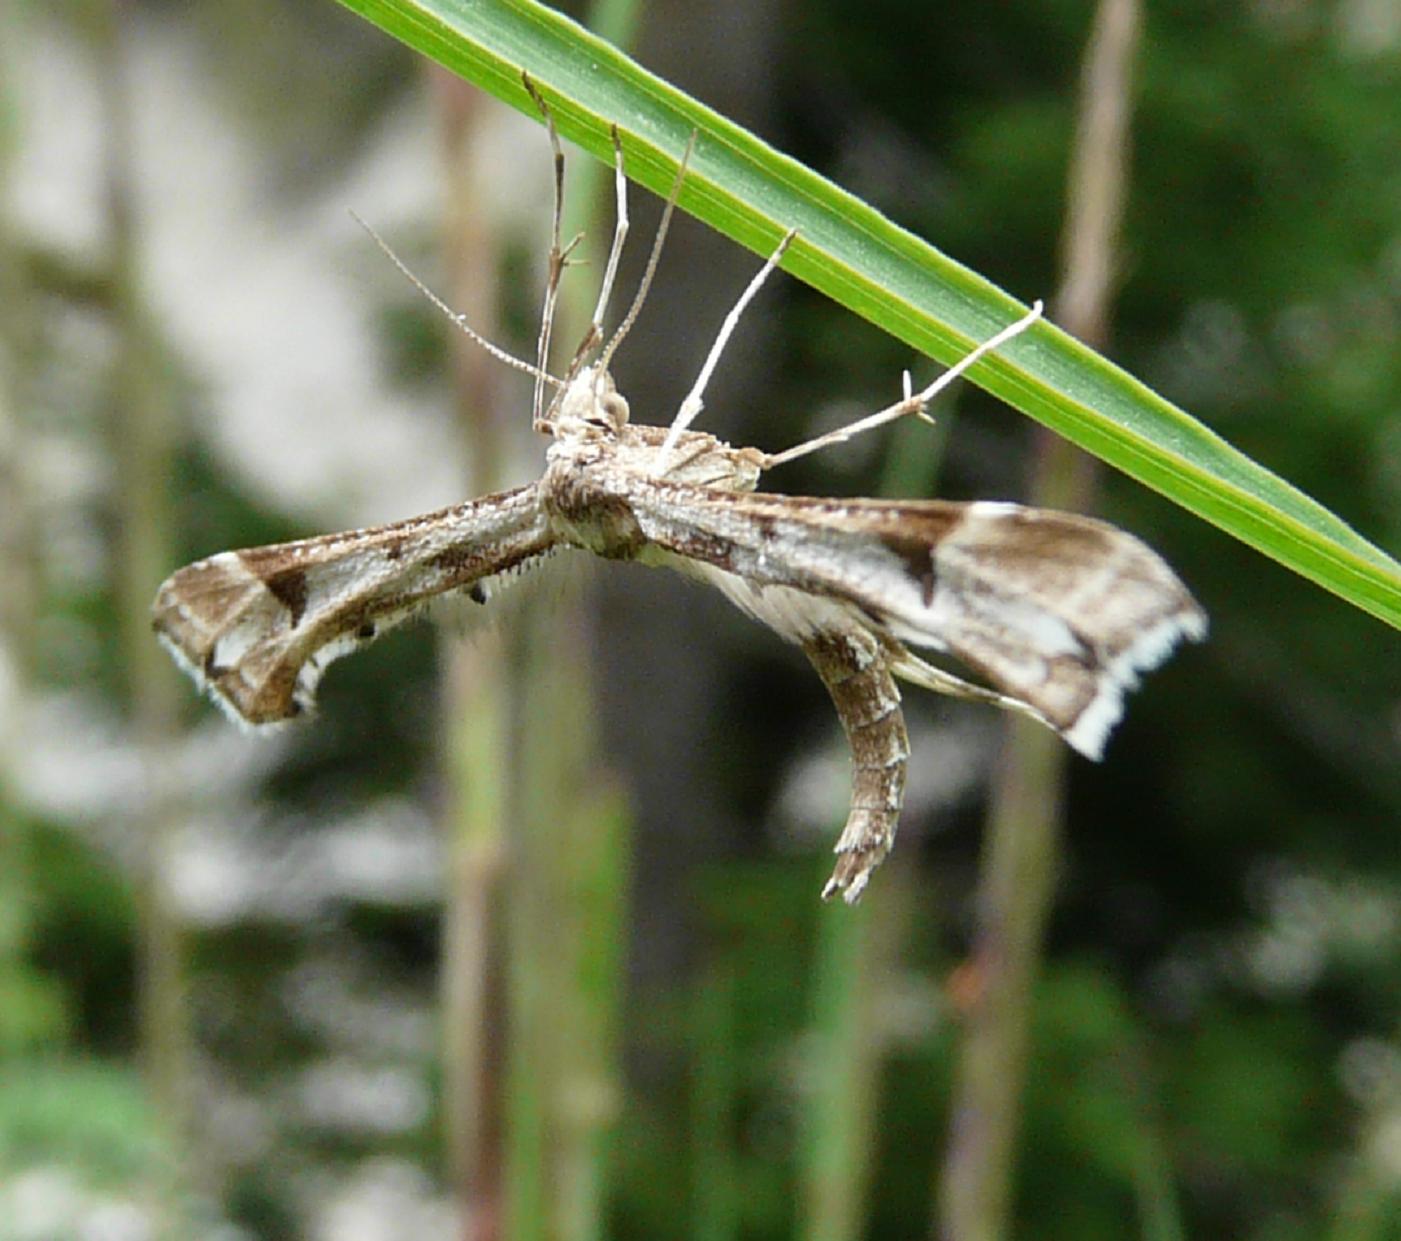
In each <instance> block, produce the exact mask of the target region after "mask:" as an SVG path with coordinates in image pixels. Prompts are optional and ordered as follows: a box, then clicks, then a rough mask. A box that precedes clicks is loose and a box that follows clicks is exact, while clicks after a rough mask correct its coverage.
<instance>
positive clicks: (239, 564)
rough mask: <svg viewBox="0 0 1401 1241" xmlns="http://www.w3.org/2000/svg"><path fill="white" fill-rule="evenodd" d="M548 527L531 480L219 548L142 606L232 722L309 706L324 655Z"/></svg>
mask: <svg viewBox="0 0 1401 1241" xmlns="http://www.w3.org/2000/svg"><path fill="white" fill-rule="evenodd" d="M552 543H553V538H552V536H551V534H550V532H549V528H548V522H547V520H546V517H545V515H544V513H543V511H542V509H541V505H540V500H539V494H538V491H537V487H536V486H535V485H533V484H532V485H531V486H528V487H522V488H519V489H517V490H515V491H507V492H502V493H500V494H498V495H493V496H487V497H485V498H484V499H481V500H475V501H472V502H470V503H468V504H461V505H457V506H456V507H454V508H449V509H443V510H441V511H439V512H436V513H429V514H427V515H425V516H422V517H415V518H411V519H409V520H408V521H402V522H395V523H393V524H391V525H386V526H375V527H371V528H369V529H365V530H352V531H349V532H347V533H344V534H328V535H323V536H321V537H319V538H311V539H303V540H301V541H300V542H295V543H279V544H276V545H273V546H269V547H253V548H247V549H245V550H243V551H232V552H221V553H220V554H219V555H217V556H211V557H209V559H207V560H199V561H196V562H195V563H194V564H191V565H187V566H186V567H185V568H183V569H180V570H179V571H177V572H176V573H174V574H172V575H171V576H170V577H169V578H167V579H166V581H165V582H164V583H163V584H162V585H161V587H160V590H159V591H158V592H157V594H156V601H155V603H154V605H153V606H152V622H153V624H154V626H155V629H156V633H157V634H158V635H159V637H160V638H161V640H162V642H164V643H165V645H166V647H167V648H168V649H169V650H170V651H171V653H172V654H173V655H174V656H175V658H176V660H177V661H178V662H179V663H180V664H181V665H182V666H183V667H184V668H185V669H186V670H187V671H188V672H189V673H190V674H191V676H193V677H194V678H195V680H196V681H198V682H199V683H200V684H201V685H202V686H203V687H204V688H205V689H207V690H208V691H209V694H210V696H211V697H212V698H213V699H214V701H215V702H216V703H217V704H218V705H219V706H220V707H222V708H224V710H225V711H226V712H227V713H228V714H229V715H230V716H231V717H232V718H233V719H234V720H235V721H237V722H239V723H244V724H273V723H277V722H279V721H282V720H287V719H291V718H292V717H294V716H297V715H300V714H301V713H303V712H304V711H308V710H310V708H311V706H312V703H313V698H314V695H315V691H316V683H317V681H318V680H319V679H320V676H321V673H322V672H323V671H324V670H325V667H326V665H327V664H329V663H330V662H331V661H332V660H333V659H336V658H337V657H339V656H341V655H344V654H347V653H349V652H350V651H353V650H355V649H357V648H358V647H360V646H363V645H364V644H365V643H367V642H369V641H370V640H371V639H373V638H374V637H376V636H377V635H378V634H380V633H383V632H384V631H385V630H386V629H388V628H389V627H391V626H393V625H396V624H398V623H399V622H400V621H402V620H403V619H404V618H405V617H407V616H409V615H410V614H411V613H412V612H413V611H415V609H417V608H418V607H420V606H421V605H422V604H423V603H425V602H426V601H427V600H428V599H429V598H431V597H432V596H434V595H439V594H443V593H444V592H447V591H460V590H469V591H471V592H472V593H473V595H474V597H477V598H480V599H484V598H485V593H484V590H485V587H486V585H487V584H488V580H489V579H491V578H493V577H496V576H498V575H500V574H505V573H509V572H511V571H513V570H518V569H521V568H523V567H524V566H526V565H527V564H528V563H529V562H530V561H532V560H534V559H535V558H537V557H539V556H542V555H545V554H546V553H548V552H549V551H550V549H551V546H552Z"/></svg>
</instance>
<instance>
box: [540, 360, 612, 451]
mask: <svg viewBox="0 0 1401 1241" xmlns="http://www.w3.org/2000/svg"><path fill="white" fill-rule="evenodd" d="M627 421H628V403H627V399H626V398H625V397H624V396H623V395H622V393H620V392H619V391H618V388H617V385H616V384H614V382H613V376H612V375H610V374H609V373H608V371H607V369H606V368H604V367H602V366H597V365H596V366H586V367H584V369H583V370H581V371H580V372H579V373H578V374H577V375H576V376H575V377H574V378H573V379H572V380H571V381H570V384H569V387H567V388H566V389H565V390H564V392H563V394H562V395H561V396H560V399H559V409H558V411H557V413H556V415H555V419H554V423H555V434H556V435H560V436H564V437H567V438H571V439H599V438H604V437H606V438H610V439H611V438H616V437H617V435H618V433H619V432H620V431H622V429H623V428H624V427H625V426H626V425H627Z"/></svg>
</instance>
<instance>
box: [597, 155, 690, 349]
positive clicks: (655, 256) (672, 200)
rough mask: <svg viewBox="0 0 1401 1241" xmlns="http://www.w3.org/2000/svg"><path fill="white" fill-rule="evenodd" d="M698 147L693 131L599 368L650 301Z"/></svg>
mask: <svg viewBox="0 0 1401 1241" xmlns="http://www.w3.org/2000/svg"><path fill="white" fill-rule="evenodd" d="M695 149H696V131H695V130H692V131H691V137H690V138H689V140H688V141H687V143H686V150H685V151H684V152H683V153H682V155H681V162H680V163H679V164H677V166H676V180H675V181H673V182H672V184H671V193H670V194H668V195H667V198H666V206H665V207H664V208H662V219H661V223H660V224H658V225H657V235H656V236H655V237H654V238H653V239H652V252H651V254H649V255H648V256H647V267H646V269H645V270H644V271H643V273H642V280H641V282H640V283H639V284H638V286H637V292H636V293H635V294H633V298H632V305H631V306H629V307H628V312H627V314H625V315H624V316H623V321H622V322H621V323H620V324H618V329H617V331H615V332H614V333H613V335H612V337H611V339H610V340H609V341H608V344H607V345H605V346H604V349H603V354H602V356H601V357H600V358H599V360H598V366H599V370H601V371H606V370H607V369H608V366H609V363H611V362H612V361H613V355H614V354H615V353H617V351H618V346H619V345H621V344H622V343H623V338H624V337H625V336H627V334H628V333H629V332H630V331H632V325H633V324H634V323H636V322H637V316H638V315H639V314H641V313H642V304H643V303H644V302H645V301H646V300H647V292H648V290H649V289H651V287H652V277H653V276H655V275H656V274H657V264H658V263H659V262H660V261H661V257H662V244H663V243H664V242H665V241H666V234H667V230H668V229H669V228H670V227H671V213H672V212H673V211H674V210H675V209H676V200H677V199H678V198H680V197H681V184H682V182H684V181H685V179H686V169H687V167H688V166H689V165H690V162H691V154H692V153H693V152H694V151H695Z"/></svg>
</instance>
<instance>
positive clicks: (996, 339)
mask: <svg viewBox="0 0 1401 1241" xmlns="http://www.w3.org/2000/svg"><path fill="white" fill-rule="evenodd" d="M1041 309H1042V307H1041V303H1040V302H1039V301H1037V302H1033V303H1032V306H1031V310H1030V311H1029V312H1028V313H1027V314H1025V315H1023V316H1022V317H1021V318H1020V319H1018V320H1017V321H1016V322H1015V323H1012V324H1009V325H1008V326H1007V327H1005V328H1003V329H1002V330H1001V331H1000V332H998V333H997V334H996V335H995V336H993V337H991V338H990V339H988V340H985V341H984V342H983V343H982V344H981V345H979V346H978V347H977V348H976V349H974V350H972V351H971V352H970V353H968V354H966V355H965V356H964V357H962V358H960V359H959V361H957V362H955V363H954V364H953V365H952V366H951V367H949V369H948V370H946V371H945V372H944V373H943V374H942V375H940V376H939V377H938V378H937V379H935V380H934V382H933V383H931V384H930V385H929V386H928V387H927V388H923V389H921V390H920V391H919V392H915V393H911V392H910V390H909V387H910V385H909V379H908V377H907V378H906V381H905V395H904V397H903V398H902V399H901V400H899V401H897V402H896V403H895V404H894V405H890V406H887V407H886V408H885V409H882V410H880V411H878V412H877V413H874V414H871V415H869V416H868V417H866V418H861V419H859V420H858V421H856V422H853V423H852V424H851V425H850V426H845V427H840V428H838V429H837V430H835V431H829V432H828V433H827V434H826V435H819V436H817V438H816V439H810V440H806V441H804V442H803V443H801V444H797V445H795V446H794V447H792V448H785V449H784V450H783V451H782V452H776V453H770V454H769V455H767V456H766V457H765V458H764V462H763V468H764V469H766V470H771V469H773V467H774V466H776V465H782V464H783V463H784V462H785V461H793V460H795V459H796V458H798V457H805V456H807V454H808V453H810V452H816V451H817V450H818V449H819V448H826V447H828V446H829V445H831V444H842V443H845V442H846V441H847V440H849V439H851V438H852V436H854V435H860V434H861V433H862V432H863V431H871V430H874V429H875V428H876V427H880V426H884V425H885V424H886V423H887V422H894V421H895V419H897V418H904V417H906V416H907V415H909V414H922V413H923V412H924V407H925V406H926V405H928V404H929V402H930V401H931V400H932V399H933V398H934V397H935V396H936V395H938V393H940V392H942V391H943V390H944V389H945V388H947V387H948V386H949V384H951V383H952V382H953V381H954V380H955V379H957V378H958V377H959V376H960V375H961V374H963V372H964V371H966V370H967V369H968V368H969V367H970V366H972V365H973V363H974V362H976V361H978V359H979V358H981V357H983V356H984V355H985V354H988V353H991V352H992V351H993V350H994V349H997V348H999V347H1000V346H1002V345H1005V344H1006V343H1007V342H1008V341H1009V340H1011V339H1012V337H1014V336H1019V335H1020V334H1021V333H1022V332H1024V331H1026V329H1027V328H1029V327H1030V326H1031V325H1032V324H1033V323H1035V322H1036V320H1037V319H1039V318H1040V317H1041Z"/></svg>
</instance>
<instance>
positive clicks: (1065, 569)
mask: <svg viewBox="0 0 1401 1241" xmlns="http://www.w3.org/2000/svg"><path fill="white" fill-rule="evenodd" d="M632 510H633V513H634V516H635V517H636V520H637V523H638V525H639V527H640V529H641V532H642V534H643V535H644V536H645V537H646V538H647V539H648V540H649V541H650V542H651V543H652V544H653V545H654V546H655V547H657V548H659V549H662V550H663V551H664V553H669V554H671V555H674V556H678V557H681V558H682V559H683V560H689V561H692V562H700V563H702V564H706V565H711V566H714V568H716V569H720V570H723V571H724V573H725V575H726V577H727V578H738V579H741V580H742V581H743V582H744V583H745V584H746V586H745V587H744V588H738V587H736V586H735V585H734V584H733V583H731V584H730V585H729V586H726V585H725V583H724V582H719V581H717V584H719V585H721V586H722V588H724V589H726V593H729V594H731V596H732V597H734V598H735V600H736V602H738V603H740V605H741V606H743V607H745V608H746V610H749V611H751V612H753V613H754V614H755V615H758V616H760V618H761V619H765V620H768V621H769V623H770V624H773V625H774V627H775V628H776V629H778V630H779V632H781V633H783V634H784V635H785V636H786V637H789V638H790V639H792V640H794V641H801V640H802V637H803V631H804V629H805V628H806V629H807V630H812V629H814V628H820V626H817V625H815V622H813V621H811V620H809V619H800V620H799V622H798V623H797V624H796V625H789V626H786V627H785V625H784V624H783V623H782V618H781V617H780V619H779V621H777V622H776V621H775V620H774V619H773V618H772V617H771V616H769V615H766V613H771V612H773V611H774V610H775V609H774V606H773V600H771V599H770V600H765V596H766V595H770V594H772V592H774V591H775V590H779V591H781V592H784V593H785V594H786V593H787V592H798V593H799V594H800V595H806V596H809V597H817V598H822V599H829V600H834V601H842V602H845V603H846V604H848V605H851V606H852V607H854V608H855V609H857V610H858V612H859V614H860V615H861V616H863V617H865V618H866V619H867V621H868V622H869V624H870V625H871V627H872V629H873V630H874V631H876V632H877V633H878V634H881V635H884V636H886V637H888V638H890V639H893V640H894V642H895V645H894V646H892V647H891V649H890V654H889V658H890V660H891V669H892V671H894V672H895V673H896V674H897V675H899V676H903V677H906V678H907V679H910V680H914V681H917V682H920V683H922V684H925V685H928V686H930V687H931V688H934V689H944V690H948V691H950V692H955V693H958V692H962V691H963V690H971V691H973V696H978V695H977V691H976V687H972V686H968V685H967V684H966V683H964V682H960V681H958V680H957V679H956V678H952V677H950V676H949V674H946V673H942V672H941V671H940V670H938V669H934V668H931V667H930V666H929V665H928V664H925V663H924V662H923V661H921V660H919V659H918V658H917V657H915V656H913V655H912V654H910V653H909V652H904V653H903V656H902V655H901V652H900V649H899V645H898V644H900V643H904V642H909V643H911V644H914V645H916V646H923V647H927V648H930V649H932V650H936V651H941V652H947V653H949V654H951V655H953V656H954V657H956V658H957V659H958V660H959V661H960V662H961V663H963V664H964V665H965V666H967V667H968V668H969V669H971V670H972V671H973V672H974V673H976V674H977V675H978V676H979V677H980V678H981V679H983V680H985V681H986V682H987V683H988V684H989V685H991V686H992V687H993V688H994V689H995V690H996V691H997V692H998V694H1000V695H1002V696H1003V698H1004V699H1005V700H1008V701H1003V702H1002V703H1001V705H1004V706H1017V707H1020V708H1021V709H1024V710H1026V711H1027V713H1028V714H1031V715H1033V716H1035V717H1036V718H1038V719H1041V720H1042V721H1043V722H1045V723H1046V724H1048V725H1049V726H1050V727H1052V728H1054V729H1055V730H1056V731H1057V732H1058V733H1060V735H1061V736H1062V737H1063V738H1064V739H1065V740H1066V741H1067V742H1068V743H1069V744H1070V745H1071V746H1073V747H1074V748H1075V749H1076V750H1078V751H1080V753H1082V754H1085V755H1086V756H1088V757H1090V758H1099V757H1100V755H1101V753H1102V752H1103V748H1104V742H1105V739H1106V737H1107V736H1108V734H1109V731H1110V729H1111V728H1112V727H1113V726H1114V724H1115V723H1116V722H1117V721H1118V719H1119V716H1120V714H1121V713H1122V709H1123V696H1124V694H1125V692H1126V691H1128V690H1130V689H1132V688H1134V686H1135V685H1136V684H1137V681H1138V674H1139V673H1140V672H1142V671H1145V670H1147V669H1149V668H1153V667H1155V666H1156V665H1157V664H1159V663H1161V662H1162V661H1163V660H1164V659H1165V658H1166V657H1167V655H1168V653H1169V652H1170V651H1171V650H1172V648H1173V647H1174V646H1175V645H1176V644H1177V643H1178V641H1179V640H1181V639H1183V638H1186V639H1190V640H1198V639H1200V638H1202V637H1203V636H1205V633H1206V614H1205V613H1204V612H1203V611H1202V609H1201V608H1200V607H1199V606H1198V605H1197V603H1196V602H1195V601H1194V600H1193V599H1192V597H1191V595H1190V594H1189V593H1188V592H1187V589H1186V587H1184V586H1183V585H1182V583H1181V582H1180V581H1179V580H1178V579H1177V577H1176V575H1175V574H1174V573H1173V572H1172V570H1171V569H1170V568H1168V566H1167V564H1166V563H1165V562H1164V561H1163V560H1162V559H1161V557H1159V556H1158V555H1157V554H1156V553H1155V552H1153V551H1151V550H1150V549H1149V548H1148V547H1146V546H1145V545H1144V544H1143V543H1141V542H1140V541H1139V540H1138V539H1136V538H1134V537H1133V536H1132V535H1130V534H1125V533H1124V532H1123V531H1121V530H1117V529H1115V528H1114V527H1113V526H1110V525H1107V524H1105V523H1104V522H1101V521H1096V520H1094V519H1093V518H1089V517H1080V516H1076V515H1074V514H1070V513H1056V512H1050V511H1047V510H1044V509H1031V508H1023V507H1021V506H1018V505H1015V504H1003V503H993V502H986V501H980V502H976V503H972V504H957V503H950V502H942V501H935V500H929V501H905V502H902V501H879V500H826V499H810V498H803V497H793V496H770V495H765V494H763V493H753V494H748V495H734V494H717V493H715V492H708V491H707V490H706V489H705V488H697V487H687V486H684V485H679V484H668V483H654V484H652V485H651V486H647V487H645V488H639V489H638V492H637V494H636V495H635V497H633V504H632ZM659 558H660V559H665V558H666V557H665V556H662V557H659ZM797 607H798V605H797V603H796V601H795V602H794V604H793V606H792V607H789V608H787V609H786V610H787V611H794V610H796V609H797ZM950 682H951V683H950ZM982 696H986V695H982ZM994 700H995V699H994Z"/></svg>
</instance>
